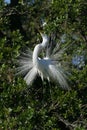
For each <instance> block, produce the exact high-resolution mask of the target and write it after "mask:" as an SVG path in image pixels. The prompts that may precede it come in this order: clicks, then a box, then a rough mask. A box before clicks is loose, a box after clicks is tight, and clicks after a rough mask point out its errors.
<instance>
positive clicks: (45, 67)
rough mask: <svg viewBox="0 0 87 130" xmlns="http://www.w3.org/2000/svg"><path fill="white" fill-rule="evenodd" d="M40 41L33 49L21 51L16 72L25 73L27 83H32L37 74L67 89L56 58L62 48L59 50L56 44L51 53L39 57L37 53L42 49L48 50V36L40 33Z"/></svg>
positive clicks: (65, 78) (58, 56) (60, 53)
mask: <svg viewBox="0 0 87 130" xmlns="http://www.w3.org/2000/svg"><path fill="white" fill-rule="evenodd" d="M41 36H42V39H43V41H42V43H41V44H38V45H36V46H35V48H34V51H33V52H32V51H31V50H30V49H29V50H28V51H27V52H25V53H22V56H20V59H19V67H18V68H17V72H18V74H23V75H25V77H24V80H25V81H26V83H27V85H30V84H32V82H33V81H34V79H35V78H36V76H37V75H39V76H40V77H41V79H42V80H43V79H44V78H45V79H47V80H48V81H53V82H56V83H58V84H60V87H62V88H64V89H68V88H69V87H68V83H67V76H66V74H65V72H64V70H63V68H62V66H61V65H60V62H58V58H60V57H61V56H62V53H63V52H64V50H65V49H64V48H63V49H61V50H59V46H56V49H54V51H53V53H51V54H50V53H47V55H46V57H44V58H40V57H39V54H40V53H41V52H42V50H44V49H46V52H49V48H47V47H48V43H49V38H48V36H47V35H46V34H42V33H41Z"/></svg>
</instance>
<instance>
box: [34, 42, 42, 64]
mask: <svg viewBox="0 0 87 130" xmlns="http://www.w3.org/2000/svg"><path fill="white" fill-rule="evenodd" d="M41 50H42V45H41V44H38V45H36V46H35V48H34V51H33V64H34V65H36V64H38V56H39V54H40V52H41Z"/></svg>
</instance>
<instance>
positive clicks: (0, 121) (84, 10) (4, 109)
mask: <svg viewBox="0 0 87 130" xmlns="http://www.w3.org/2000/svg"><path fill="white" fill-rule="evenodd" d="M43 20H45V21H46V22H47V26H46V28H45V31H46V32H47V33H48V34H49V35H50V37H51V42H55V43H56V42H59V43H61V42H62V43H63V44H62V46H64V45H66V44H72V45H71V46H70V47H69V48H68V50H66V52H65V53H64V59H66V60H67V61H68V66H69V68H70V73H71V75H70V77H69V78H70V83H69V85H70V87H71V90H70V91H65V90H61V89H60V88H59V85H54V84H53V83H50V84H49V83H48V82H47V81H44V83H42V81H41V79H40V77H38V78H37V79H36V80H35V81H34V83H33V84H32V86H30V87H27V85H26V83H25V82H24V80H23V77H21V76H15V75H14V73H15V63H16V59H17V57H18V55H19V54H20V52H21V51H24V50H25V49H26V48H27V47H29V48H30V49H32V50H33V48H34V46H35V45H36V44H38V43H40V41H41V38H40V35H39V33H38V31H37V28H38V27H39V26H40V25H41V23H42V21H43ZM81 56H82V57H83V58H82V60H79V59H78V58H77V60H78V62H75V61H74V62H75V64H72V61H73V58H74V57H80V59H81ZM64 59H63V60H64ZM74 60H75V59H74ZM86 63H87V2H86V1H85V0H75V1H74V0H61V1H60V0H59V1H58V0H48V1H47V0H43V1H40V0H34V1H32V0H31V1H30V0H26V1H23V0H11V2H10V4H6V3H4V1H3V0H1V1H0V127H1V128H0V129H1V130H86V129H87V64H86Z"/></svg>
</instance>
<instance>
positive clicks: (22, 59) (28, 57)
mask: <svg viewBox="0 0 87 130" xmlns="http://www.w3.org/2000/svg"><path fill="white" fill-rule="evenodd" d="M17 64H18V67H17V68H16V75H18V74H23V75H25V74H26V73H27V72H28V71H30V70H31V69H32V67H33V62H32V51H31V50H30V49H28V50H26V52H22V53H21V54H20V56H19V57H18V60H17Z"/></svg>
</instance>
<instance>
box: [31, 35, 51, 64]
mask: <svg viewBox="0 0 87 130" xmlns="http://www.w3.org/2000/svg"><path fill="white" fill-rule="evenodd" d="M40 34H41V36H42V43H41V44H38V45H36V46H35V48H34V51H33V64H34V65H35V64H38V56H39V54H40V52H41V51H42V49H45V48H46V47H47V44H48V42H49V38H48V36H47V35H46V34H42V33H40Z"/></svg>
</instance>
